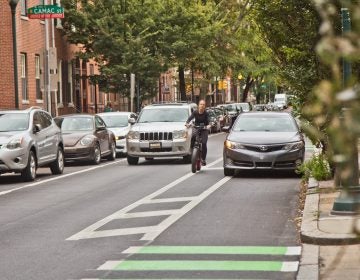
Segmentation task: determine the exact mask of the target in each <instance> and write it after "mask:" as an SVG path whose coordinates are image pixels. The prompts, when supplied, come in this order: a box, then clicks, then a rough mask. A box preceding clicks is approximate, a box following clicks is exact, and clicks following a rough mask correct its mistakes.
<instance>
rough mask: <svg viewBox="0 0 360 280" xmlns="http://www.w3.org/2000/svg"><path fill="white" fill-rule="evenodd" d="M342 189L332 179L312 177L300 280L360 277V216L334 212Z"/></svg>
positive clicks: (306, 205)
mask: <svg viewBox="0 0 360 280" xmlns="http://www.w3.org/2000/svg"><path fill="white" fill-rule="evenodd" d="M339 194H340V191H339V190H336V189H335V188H334V182H333V181H332V180H331V181H321V182H316V181H312V180H310V181H309V186H308V191H307V196H306V201H305V207H304V211H303V219H302V224H301V241H302V243H303V252H302V257H301V261H300V268H299V273H298V276H297V279H298V280H316V279H321V280H322V279H327V280H328V279H329V280H335V279H344V280H353V279H354V280H359V279H360V236H357V235H356V234H355V230H357V232H359V231H360V216H344V215H336V216H335V215H332V214H331V210H332V207H333V204H334V200H335V199H336V198H337V197H338V196H339Z"/></svg>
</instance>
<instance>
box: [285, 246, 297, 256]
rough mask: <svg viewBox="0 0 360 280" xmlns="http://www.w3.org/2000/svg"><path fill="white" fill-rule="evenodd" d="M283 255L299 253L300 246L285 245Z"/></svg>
mask: <svg viewBox="0 0 360 280" xmlns="http://www.w3.org/2000/svg"><path fill="white" fill-rule="evenodd" d="M285 255H288V256H298V255H301V246H296V247H287V250H286V253H285Z"/></svg>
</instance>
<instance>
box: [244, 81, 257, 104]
mask: <svg viewBox="0 0 360 280" xmlns="http://www.w3.org/2000/svg"><path fill="white" fill-rule="evenodd" d="M253 83H254V79H252V78H251V76H250V75H248V76H247V78H246V85H245V88H244V91H243V95H242V102H246V100H247V98H248V94H249V91H250V88H251V86H252V84H253Z"/></svg>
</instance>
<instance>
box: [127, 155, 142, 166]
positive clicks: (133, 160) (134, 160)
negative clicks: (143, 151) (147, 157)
mask: <svg viewBox="0 0 360 280" xmlns="http://www.w3.org/2000/svg"><path fill="white" fill-rule="evenodd" d="M127 162H128V164H129V165H137V164H138V162H139V158H138V157H132V156H129V155H128V156H127Z"/></svg>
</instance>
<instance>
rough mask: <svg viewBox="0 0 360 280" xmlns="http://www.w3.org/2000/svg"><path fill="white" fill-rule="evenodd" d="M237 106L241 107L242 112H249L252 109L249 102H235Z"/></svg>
mask: <svg viewBox="0 0 360 280" xmlns="http://www.w3.org/2000/svg"><path fill="white" fill-rule="evenodd" d="M235 105H236V107H237V108H241V111H242V112H249V111H251V110H252V106H251V104H250V103H249V102H240V103H235Z"/></svg>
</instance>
